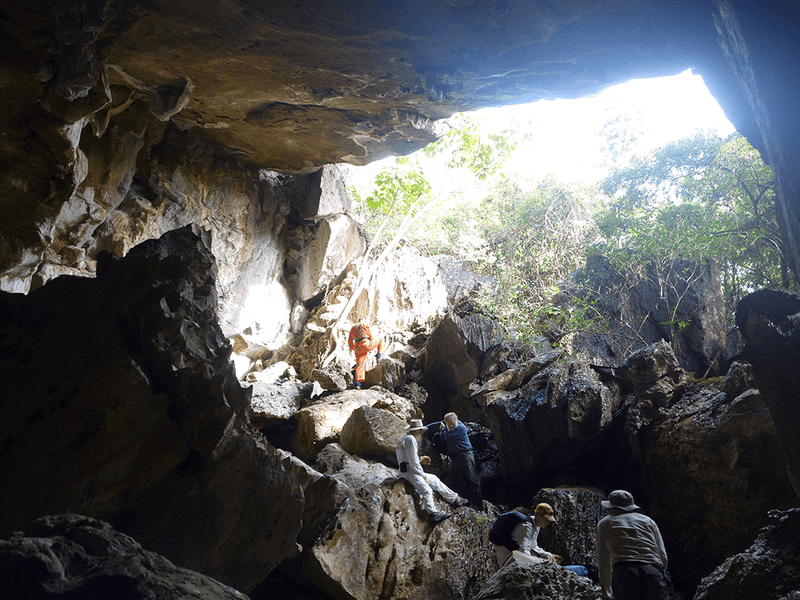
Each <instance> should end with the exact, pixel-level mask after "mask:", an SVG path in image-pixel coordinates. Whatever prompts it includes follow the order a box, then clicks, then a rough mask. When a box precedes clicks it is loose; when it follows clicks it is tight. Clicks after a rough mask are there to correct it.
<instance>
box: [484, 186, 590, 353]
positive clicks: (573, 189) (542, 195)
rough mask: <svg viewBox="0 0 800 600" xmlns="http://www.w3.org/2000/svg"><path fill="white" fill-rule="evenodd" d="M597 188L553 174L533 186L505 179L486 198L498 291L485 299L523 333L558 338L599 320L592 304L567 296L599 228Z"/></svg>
mask: <svg viewBox="0 0 800 600" xmlns="http://www.w3.org/2000/svg"><path fill="white" fill-rule="evenodd" d="M597 201H598V199H597V195H596V193H594V192H593V191H592V190H591V189H590V188H589V187H587V186H585V185H581V184H575V183H573V184H566V183H563V182H559V181H557V180H555V179H553V178H548V179H547V180H545V181H543V182H542V183H540V184H539V185H538V186H537V187H536V188H535V189H534V190H533V191H524V190H522V189H521V188H520V187H519V186H518V185H516V184H514V183H513V182H510V181H507V180H504V181H501V182H500V183H499V184H498V186H497V188H496V189H495V192H494V193H493V194H492V195H491V196H489V197H488V198H486V199H485V200H484V207H483V212H484V214H485V215H486V218H485V220H484V222H483V223H484V228H485V236H486V239H487V241H488V245H489V247H490V249H491V254H492V256H493V257H494V261H493V262H492V263H491V264H488V265H487V267H488V268H489V273H490V274H492V275H493V276H494V277H495V278H496V279H497V280H498V283H499V287H498V290H497V292H496V293H495V294H493V295H492V296H491V297H487V298H484V303H485V306H486V308H487V310H489V311H490V312H491V313H493V314H494V315H495V316H497V317H498V318H500V320H501V322H502V323H503V324H504V325H505V327H506V329H508V330H509V331H513V332H516V333H517V334H518V335H519V336H520V337H522V338H523V339H528V340H530V339H531V338H532V337H534V336H538V335H543V334H547V336H548V337H549V338H550V340H551V341H553V342H558V341H559V340H560V339H561V338H563V337H564V336H565V335H568V334H569V333H571V332H573V331H575V330H577V329H587V328H589V329H591V328H592V327H594V326H595V323H594V317H595V315H594V314H593V311H592V308H591V305H590V304H589V303H585V302H578V303H573V304H570V303H566V302H560V301H559V299H558V295H559V293H560V289H559V283H560V282H561V281H563V280H564V279H566V278H567V276H569V274H570V273H572V272H573V271H575V270H576V269H578V268H579V267H580V266H582V264H583V262H584V257H585V252H586V246H587V244H588V243H590V242H591V241H592V240H594V238H595V237H596V235H597V229H596V226H595V223H594V219H593V216H592V215H593V212H594V210H595V206H596V203H597Z"/></svg>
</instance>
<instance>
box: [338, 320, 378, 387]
mask: <svg viewBox="0 0 800 600" xmlns="http://www.w3.org/2000/svg"><path fill="white" fill-rule="evenodd" d="M347 345H348V346H350V350H352V351H353V352H355V353H356V375H355V379H356V388H360V387H361V382H362V381H364V377H365V376H366V372H367V354H369V352H370V351H371V350H374V349H375V348H377V349H378V353H377V354H376V355H375V358H380V357H381V354H382V353H383V339H381V338H379V339H377V340H376V339H375V338H374V337H373V336H372V331H370V328H369V325H367V324H366V323H365V322H364V317H363V315H359V317H358V323H356V324H355V325H353V327H352V329H350V335H349V336H348V338H347Z"/></svg>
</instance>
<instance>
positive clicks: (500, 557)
mask: <svg viewBox="0 0 800 600" xmlns="http://www.w3.org/2000/svg"><path fill="white" fill-rule="evenodd" d="M495 554H496V555H497V566H498V567H499V568H501V569H502V568H503V565H504V564H506V561H507V560H508V558H509V557H510V556H511V550H509V549H508V548H506V547H505V546H495Z"/></svg>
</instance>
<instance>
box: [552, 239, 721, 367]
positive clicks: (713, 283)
mask: <svg viewBox="0 0 800 600" xmlns="http://www.w3.org/2000/svg"><path fill="white" fill-rule="evenodd" d="M721 290H722V288H721V280H720V270H719V266H718V265H717V264H716V263H714V262H712V261H708V262H707V263H705V264H698V263H694V262H691V261H688V260H676V261H673V262H672V263H669V264H667V265H659V266H658V268H656V266H655V265H652V264H651V265H649V267H648V270H647V271H646V272H645V273H644V275H643V276H641V277H634V276H631V275H628V276H626V275H624V274H623V273H620V272H619V271H617V270H616V269H614V267H613V266H612V265H611V263H610V262H609V261H608V259H607V258H605V257H603V256H601V255H599V254H595V255H592V256H590V257H588V258H587V260H586V266H585V267H583V268H582V269H580V270H579V271H577V272H576V273H573V274H572V275H571V276H570V278H569V279H568V281H566V282H565V283H564V285H563V286H562V291H561V292H560V294H559V298H560V300H561V301H562V302H564V303H565V304H569V303H575V302H576V300H579V301H582V302H592V303H593V304H592V306H593V310H595V311H596V312H595V313H594V314H599V315H602V320H603V321H604V323H605V324H606V325H607V329H608V331H603V332H602V333H592V334H590V333H578V334H576V335H574V336H572V338H571V340H570V342H569V343H570V345H571V347H572V349H573V351H575V352H578V353H582V354H583V355H584V356H585V357H586V359H587V360H588V361H589V362H592V363H595V364H601V365H607V366H617V365H619V364H620V363H621V362H622V361H623V360H625V359H626V357H627V356H628V355H629V354H630V353H631V352H634V351H635V350H637V349H640V348H642V347H644V346H648V345H650V344H653V343H656V342H658V341H659V340H662V339H663V340H667V341H668V342H670V343H672V345H673V347H674V348H675V354H676V355H677V358H678V361H679V363H680V366H681V367H682V368H683V369H685V370H687V371H691V372H694V373H697V375H698V376H702V375H703V374H704V373H706V372H707V371H709V370H710V371H711V372H712V373H716V374H721V372H722V371H723V365H725V363H726V360H727V359H728V358H729V357H728V356H727V353H726V352H725V347H726V339H725V330H726V325H727V323H726V322H725V307H724V303H723V301H722V291H721ZM677 323H682V324H684V325H685V327H684V328H683V329H680V330H679V329H678V327H677V325H676V324H677Z"/></svg>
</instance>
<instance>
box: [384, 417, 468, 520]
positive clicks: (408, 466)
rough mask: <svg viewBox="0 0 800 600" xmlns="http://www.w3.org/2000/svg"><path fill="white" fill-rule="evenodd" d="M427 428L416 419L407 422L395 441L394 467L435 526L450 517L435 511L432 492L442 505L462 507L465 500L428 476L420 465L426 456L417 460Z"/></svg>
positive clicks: (436, 479) (465, 502) (424, 461)
mask: <svg viewBox="0 0 800 600" xmlns="http://www.w3.org/2000/svg"><path fill="white" fill-rule="evenodd" d="M426 429H427V428H426V427H425V425H423V424H422V421H421V420H420V419H411V422H410V424H409V425H408V426H407V427H406V433H405V435H403V436H402V437H400V439H399V440H398V441H397V445H396V446H395V455H396V456H397V464H398V466H399V467H400V477H401V478H403V479H405V480H406V481H408V482H409V483H410V484H411V485H412V486H414V489H415V490H416V491H417V494H418V495H419V497H420V500H421V502H422V509H423V510H424V511H425V512H426V513H427V514H428V517H429V518H430V520H431V522H432V523H433V524H434V525H436V524H437V523H440V522H441V521H444V520H445V519H447V518H449V517H450V514H449V513H443V512H439V511H438V510H437V509H436V504H435V503H434V501H433V492H434V491H436V492H437V493H438V494H439V495H440V496H441V497H442V498H443V499H444V501H445V502H447V503H448V504H452V505H453V506H455V507H459V506H464V505H465V504H467V503H468V501H467V499H466V498H462V497H461V496H459V495H458V494H456V493H455V492H454V491H453V490H451V489H450V488H449V487H447V486H446V485H445V484H444V483H442V480H441V479H439V478H438V477H437V476H436V475H433V474H432V473H425V471H423V470H422V465H423V464H426V465H429V464H430V462H431V459H430V457H428V456H423V457H422V459H420V457H419V455H418V452H419V444H420V443H421V442H422V434H423V433H424V431H425V430H426Z"/></svg>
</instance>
